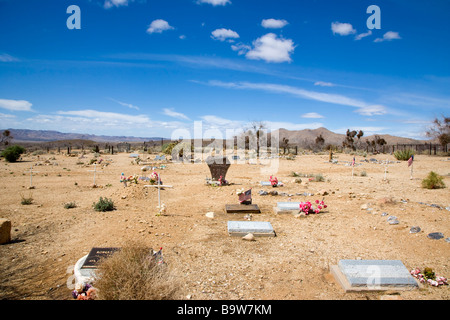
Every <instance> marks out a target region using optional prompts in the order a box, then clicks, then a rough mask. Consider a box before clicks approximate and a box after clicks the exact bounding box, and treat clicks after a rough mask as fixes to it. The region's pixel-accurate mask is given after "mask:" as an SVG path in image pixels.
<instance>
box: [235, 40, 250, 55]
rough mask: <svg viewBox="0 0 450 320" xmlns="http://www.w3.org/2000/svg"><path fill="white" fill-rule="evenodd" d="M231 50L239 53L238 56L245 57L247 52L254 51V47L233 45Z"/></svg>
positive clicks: (239, 44)
mask: <svg viewBox="0 0 450 320" xmlns="http://www.w3.org/2000/svg"><path fill="white" fill-rule="evenodd" d="M231 49H233V51H237V52H238V55H243V54H246V53H247V52H249V51H250V50H251V49H252V47H250V46H248V45H246V44H243V43H238V44H235V45H234V44H233V45H232V46H231Z"/></svg>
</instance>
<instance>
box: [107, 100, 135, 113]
mask: <svg viewBox="0 0 450 320" xmlns="http://www.w3.org/2000/svg"><path fill="white" fill-rule="evenodd" d="M110 99H111V100H112V101H114V102H117V103H118V104H120V105H122V106H124V107H128V108H130V109H135V110H139V107H137V106H135V105H132V104H130V103H125V102H121V101H118V100H115V99H112V98H110Z"/></svg>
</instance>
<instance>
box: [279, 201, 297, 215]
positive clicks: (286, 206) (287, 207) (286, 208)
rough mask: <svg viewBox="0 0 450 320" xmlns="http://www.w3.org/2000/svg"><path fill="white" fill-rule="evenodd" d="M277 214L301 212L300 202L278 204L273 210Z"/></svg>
mask: <svg viewBox="0 0 450 320" xmlns="http://www.w3.org/2000/svg"><path fill="white" fill-rule="evenodd" d="M273 212H274V213H275V214H284V213H290V214H297V213H299V212H300V202H277V206H276V207H274V208H273Z"/></svg>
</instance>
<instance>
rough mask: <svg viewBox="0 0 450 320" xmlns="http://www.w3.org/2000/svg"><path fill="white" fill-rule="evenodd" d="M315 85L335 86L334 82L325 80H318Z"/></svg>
mask: <svg viewBox="0 0 450 320" xmlns="http://www.w3.org/2000/svg"><path fill="white" fill-rule="evenodd" d="M314 85H315V86H320V87H334V83H331V82H324V81H316V82H314Z"/></svg>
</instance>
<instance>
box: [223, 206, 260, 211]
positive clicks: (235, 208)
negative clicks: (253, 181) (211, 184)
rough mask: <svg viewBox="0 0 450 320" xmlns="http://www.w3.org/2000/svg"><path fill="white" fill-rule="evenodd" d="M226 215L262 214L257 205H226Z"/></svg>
mask: <svg viewBox="0 0 450 320" xmlns="http://www.w3.org/2000/svg"><path fill="white" fill-rule="evenodd" d="M225 212H226V213H261V210H260V209H259V207H258V205H257V204H226V205H225Z"/></svg>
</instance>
